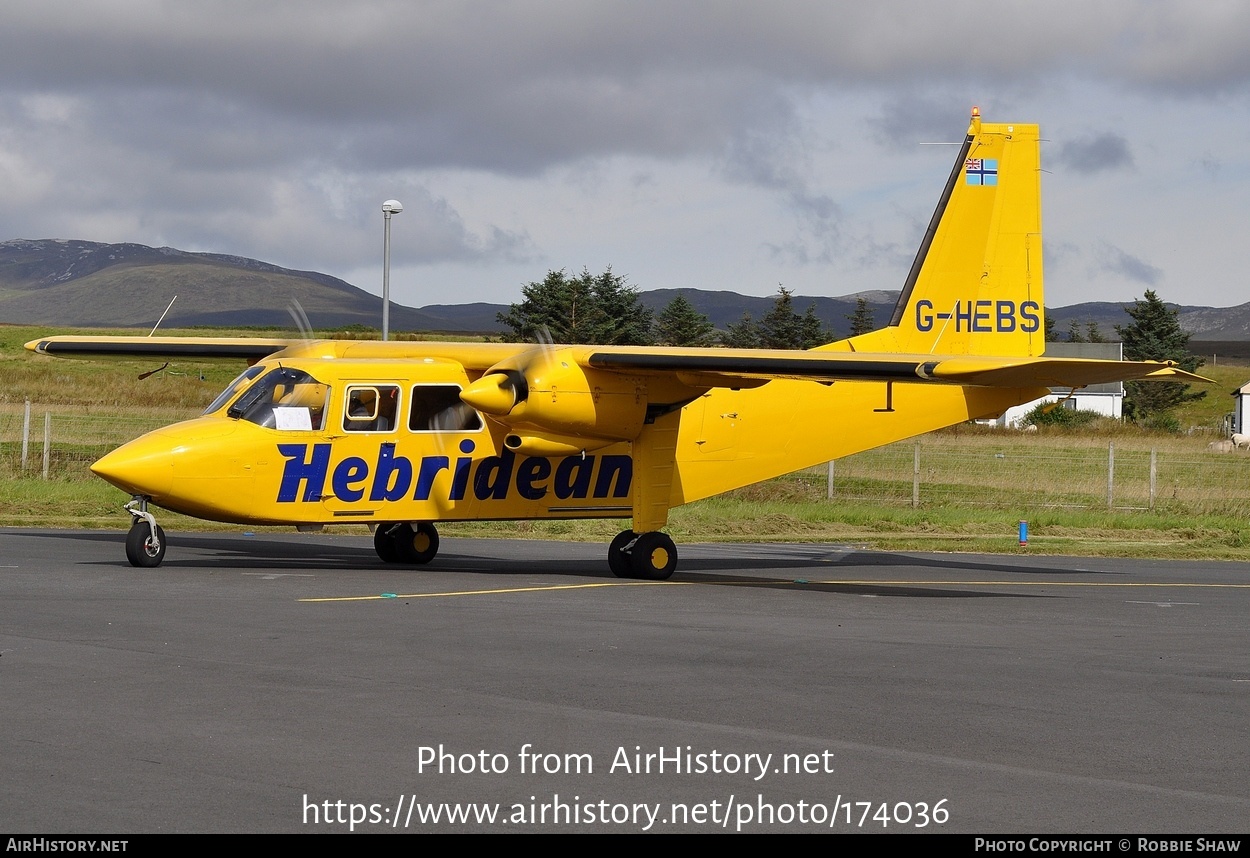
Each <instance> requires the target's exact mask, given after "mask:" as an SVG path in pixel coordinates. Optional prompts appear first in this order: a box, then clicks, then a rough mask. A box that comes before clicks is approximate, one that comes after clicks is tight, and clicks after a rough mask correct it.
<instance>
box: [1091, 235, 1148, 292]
mask: <svg viewBox="0 0 1250 858" xmlns="http://www.w3.org/2000/svg"><path fill="white" fill-rule="evenodd" d="M1098 266H1099V268H1100V269H1101V270H1103V271H1110V272H1112V273H1113V274H1118V275H1120V276H1121V277H1124V278H1127V279H1129V280H1133V281H1135V282H1137V283H1142V284H1145V285H1146V286H1154V285H1156V284H1158V282H1159V281H1160V280H1161V279H1163V270H1162V269H1161V268H1156V267H1155V266H1153V265H1151V264H1150V263H1149V262H1146V261H1145V260H1142V259H1139V258H1137V257H1136V256H1131V255H1129V254H1128V253H1125V252H1124V251H1123V250H1121V249H1120V248H1118V247H1115V246H1113V245H1110V244H1107V245H1104V246H1103V247H1102V248H1101V249H1100V250H1099V251H1098Z"/></svg>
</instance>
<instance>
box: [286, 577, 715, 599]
mask: <svg viewBox="0 0 1250 858" xmlns="http://www.w3.org/2000/svg"><path fill="white" fill-rule="evenodd" d="M694 583H697V582H695V581H600V582H595V583H588V584H545V585H542V586H538V587H504V588H500V589H495V590H451V591H449V592H446V593H382V594H377V595H373V596H329V597H326V598H320V599H300V601H301V602H370V601H375V600H387V599H438V598H445V597H448V596H498V595H504V594H507V593H549V592H552V591H555V590H593V589H595V588H598V587H657V586H668V587H672V586H682V585H690V584H694Z"/></svg>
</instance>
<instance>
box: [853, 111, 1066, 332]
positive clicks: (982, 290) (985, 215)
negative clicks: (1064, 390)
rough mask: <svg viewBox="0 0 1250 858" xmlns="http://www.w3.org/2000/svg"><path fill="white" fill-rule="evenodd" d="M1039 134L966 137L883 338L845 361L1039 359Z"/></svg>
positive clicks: (980, 132)
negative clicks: (891, 356)
mask: <svg viewBox="0 0 1250 858" xmlns="http://www.w3.org/2000/svg"><path fill="white" fill-rule="evenodd" d="M1039 149H1040V144H1039V139H1038V128H1037V126H1036V125H1007V124H997V123H993V124H992V123H988V122H986V123H983V122H982V121H981V116H980V112H979V111H978V110H977V108H973V110H972V121H971V123H970V125H969V126H968V134H967V136H966V137H965V139H964V142H963V146H962V148H961V149H960V152H959V157H958V158H956V160H955V166H954V168H953V169H952V170H951V174H950V177H949V178H948V179H947V182H946V187H945V189H944V190H943V192H942V198H941V200H940V201H939V202H938V206H937V210H936V211H934V213H933V218H932V219H931V220H930V222H929V228H928V229H927V230H926V231H925V235H924V239H923V241H922V242H921V244H920V249H919V250H918V251H917V253H916V259H915V261H914V262H913V263H912V267H911V271H910V272H909V273H908V275H907V280H906V282H905V283H904V285H903V291H902V294H901V295H900V296H899V300H898V304H897V306H896V307H895V308H894V315H893V317H892V318H891V320H890V324H889V326H888V327H887V328H884V329H882V330H880V331H874V332H872V333H870V334H865V335H863V336H860V337H854V338H852V339H850V340H846V341H844V342H843V343H841V344H838V346H837V347H841V348H847V347H849V348H850V349H851V350H852V351H860V352H865V351H873V352H880V351H890V352H904V353H908V354H945V355H951V354H993V355H1005V356H1009V355H1020V356H1034V355H1040V354H1042V353H1043V352H1044V351H1045V347H1046V344H1045V331H1044V327H1045V323H1044V318H1043V305H1042V217H1041V165H1040V157H1039Z"/></svg>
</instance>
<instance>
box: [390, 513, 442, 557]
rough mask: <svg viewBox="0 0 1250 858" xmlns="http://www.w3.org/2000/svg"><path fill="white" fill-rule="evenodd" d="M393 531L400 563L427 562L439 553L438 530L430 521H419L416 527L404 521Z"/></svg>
mask: <svg viewBox="0 0 1250 858" xmlns="http://www.w3.org/2000/svg"><path fill="white" fill-rule="evenodd" d="M391 533H392V534H393V535H394V540H395V548H396V551H397V552H398V554H399V562H400V563H416V564H419V565H420V564H425V563H429V562H430V561H431V560H433V559H434V555H436V554H438V531H437V530H435V529H434V525H432V524H430V523H429V522H428V521H419V522H417V526H416V527H413V526H412V525H411V524H408V523H407V522H404V523H403V524H398V525H396V526H395V527H394V529H392V531H391Z"/></svg>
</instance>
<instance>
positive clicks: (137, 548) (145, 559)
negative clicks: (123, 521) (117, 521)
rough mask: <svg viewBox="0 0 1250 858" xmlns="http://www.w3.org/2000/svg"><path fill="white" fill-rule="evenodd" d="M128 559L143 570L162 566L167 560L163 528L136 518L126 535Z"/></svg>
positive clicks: (131, 563)
mask: <svg viewBox="0 0 1250 858" xmlns="http://www.w3.org/2000/svg"><path fill="white" fill-rule="evenodd" d="M126 559H127V560H129V561H130V565H131V566H138V567H140V568H142V569H152V568H155V567H157V566H160V565H161V561H162V560H164V559H165V531H164V530H163V529H162V528H161V526H160V525H159V524H157V525H151V524H148V523H147V522H146V521H144V520H143V519H141V518H136V519H135V522H134V524H132V525H130V532H129V533H127V534H126Z"/></svg>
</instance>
